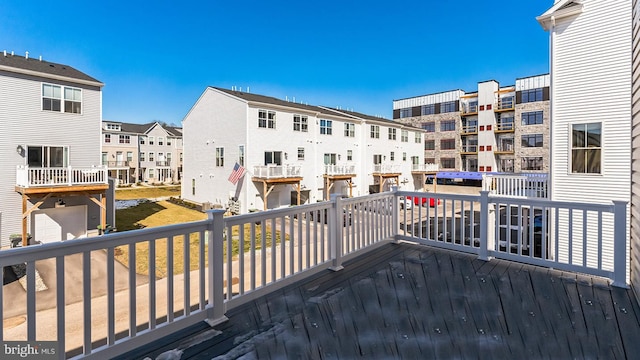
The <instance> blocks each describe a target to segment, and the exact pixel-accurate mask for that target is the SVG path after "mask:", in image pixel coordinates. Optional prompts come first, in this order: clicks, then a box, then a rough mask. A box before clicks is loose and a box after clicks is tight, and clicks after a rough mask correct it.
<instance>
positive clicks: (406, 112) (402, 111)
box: [400, 108, 411, 118]
mask: <svg viewBox="0 0 640 360" xmlns="http://www.w3.org/2000/svg"><path fill="white" fill-rule="evenodd" d="M408 117H411V108H406V109H400V118H408Z"/></svg>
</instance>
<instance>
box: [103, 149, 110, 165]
mask: <svg viewBox="0 0 640 360" xmlns="http://www.w3.org/2000/svg"><path fill="white" fill-rule="evenodd" d="M107 155H109V154H107V153H106V152H103V153H102V165H107Z"/></svg>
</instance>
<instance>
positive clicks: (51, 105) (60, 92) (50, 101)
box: [42, 84, 82, 114]
mask: <svg viewBox="0 0 640 360" xmlns="http://www.w3.org/2000/svg"><path fill="white" fill-rule="evenodd" d="M63 101H64V106H63ZM42 110H48V111H56V112H66V113H71V114H81V113H82V89H78V88H74V87H69V86H60V85H52V84H42Z"/></svg>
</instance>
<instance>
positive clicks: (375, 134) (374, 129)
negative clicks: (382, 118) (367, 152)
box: [371, 125, 380, 139]
mask: <svg viewBox="0 0 640 360" xmlns="http://www.w3.org/2000/svg"><path fill="white" fill-rule="evenodd" d="M371 138H372V139H380V126H378V125H371Z"/></svg>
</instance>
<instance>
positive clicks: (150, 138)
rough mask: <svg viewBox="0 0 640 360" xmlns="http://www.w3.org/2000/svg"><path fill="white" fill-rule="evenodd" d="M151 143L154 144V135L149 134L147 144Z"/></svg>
mask: <svg viewBox="0 0 640 360" xmlns="http://www.w3.org/2000/svg"><path fill="white" fill-rule="evenodd" d="M153 144H154V137H153V136H149V145H153Z"/></svg>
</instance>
